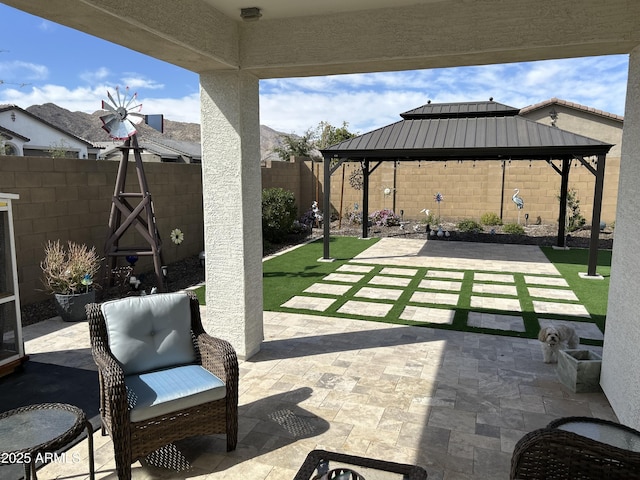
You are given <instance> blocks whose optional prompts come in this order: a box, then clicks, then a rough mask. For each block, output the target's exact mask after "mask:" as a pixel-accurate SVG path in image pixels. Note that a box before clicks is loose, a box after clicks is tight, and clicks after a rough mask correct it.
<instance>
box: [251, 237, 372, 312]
mask: <svg viewBox="0 0 640 480" xmlns="http://www.w3.org/2000/svg"><path fill="white" fill-rule="evenodd" d="M378 240H379V239H377V238H370V239H359V238H355V237H331V238H330V241H329V250H330V252H329V253H330V256H331V258H333V259H334V261H332V262H319V261H318V259H320V258H322V256H323V241H322V239H319V240H316V241H315V242H311V243H308V244H306V245H303V246H302V247H298V248H296V249H295V250H292V251H290V252H287V253H285V254H282V255H279V256H276V257H273V258H270V259H269V260H266V261H265V262H263V264H262V278H263V292H264V299H263V304H264V309H265V310H268V311H275V310H279V309H280V305H282V304H283V303H284V302H286V301H287V300H289V299H290V298H291V297H293V296H294V295H297V294H299V293H302V291H303V290H304V289H306V288H308V287H310V286H311V285H313V284H314V283H316V282H317V281H318V280H320V279H321V278H323V277H324V276H326V275H328V274H330V273H331V272H333V271H335V270H336V269H337V268H338V267H340V266H341V265H343V264H345V263H346V262H348V261H349V260H351V259H352V258H353V257H355V256H356V255H358V254H359V253H360V252H362V251H364V250H366V249H367V248H369V247H370V246H371V245H373V244H374V243H376V242H377V241H378Z"/></svg>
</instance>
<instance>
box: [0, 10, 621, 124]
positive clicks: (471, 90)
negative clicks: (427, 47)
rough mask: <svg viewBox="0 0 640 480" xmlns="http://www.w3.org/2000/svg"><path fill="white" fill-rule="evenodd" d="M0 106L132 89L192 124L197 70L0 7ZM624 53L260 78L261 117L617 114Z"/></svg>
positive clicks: (89, 107)
mask: <svg viewBox="0 0 640 480" xmlns="http://www.w3.org/2000/svg"><path fill="white" fill-rule="evenodd" d="M0 18H1V19H2V29H0V104H6V103H10V104H16V105H18V106H20V107H22V108H26V107H28V106H30V105H40V104H43V103H55V104H57V105H59V106H61V107H63V108H66V109H68V110H71V111H82V112H87V113H92V112H94V111H96V110H99V109H100V106H101V101H102V99H104V98H106V92H107V90H109V91H112V92H113V91H114V89H115V87H117V86H119V87H120V88H124V87H125V86H129V87H130V89H131V90H132V91H134V92H137V93H138V99H139V101H140V102H141V103H142V105H143V109H142V113H145V114H156V113H162V114H164V115H165V118H168V119H170V120H176V121H183V122H196V123H198V122H199V121H200V112H199V108H200V107H199V93H198V88H199V87H198V75H197V74H195V73H192V72H190V71H188V70H184V69H182V68H180V67H176V66H174V65H170V64H168V63H164V62H160V61H158V60H155V59H153V58H151V57H148V56H146V55H143V54H139V53H137V52H134V51H132V50H129V49H126V48H123V47H120V46H118V45H115V44H112V43H109V42H105V41H103V40H100V39H97V38H94V37H91V36H90V35H86V34H84V33H81V32H77V31H75V30H72V29H69V28H67V27H64V26H61V25H58V24H55V23H52V22H49V21H45V20H43V19H41V18H38V17H34V16H32V15H29V14H27V13H24V12H21V11H19V10H15V9H13V8H11V7H7V6H6V5H4V4H0ZM627 68H628V56H627V55H616V56H608V57H587V58H579V59H568V60H551V61H544V62H529V63H514V64H503V65H489V66H475V67H460V68H441V69H431V70H415V71H407V72H388V73H376V74H356V75H336V76H330V77H306V78H288V79H274V80H262V81H261V82H260V123H261V124H263V125H267V126H269V127H271V128H274V129H276V130H278V131H281V132H285V133H297V134H302V133H304V132H305V131H306V130H307V129H309V128H315V127H316V126H317V125H318V124H319V123H320V122H321V121H327V122H329V123H331V124H332V125H336V126H339V125H341V124H342V122H347V123H348V124H349V130H351V131H352V132H357V133H365V132H368V131H370V130H373V129H375V128H378V127H382V126H384V125H387V124H389V123H392V122H395V121H398V120H399V119H400V117H399V114H400V113H401V112H404V111H407V110H410V109H412V108H415V107H419V106H421V105H424V104H425V103H427V101H429V100H431V102H432V103H438V102H464V101H481V100H488V99H489V98H490V97H493V99H494V100H495V101H497V102H501V103H504V104H507V105H511V106H513V107H525V106H527V105H531V104H534V103H538V102H541V101H544V100H547V99H549V98H552V97H558V98H561V99H563V100H568V101H572V102H576V103H580V104H582V105H586V106H589V107H593V108H597V109H600V110H604V111H607V112H610V113H615V114H618V115H624V102H625V92H626V85H627Z"/></svg>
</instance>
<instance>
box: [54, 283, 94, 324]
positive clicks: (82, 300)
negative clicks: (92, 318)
mask: <svg viewBox="0 0 640 480" xmlns="http://www.w3.org/2000/svg"><path fill="white" fill-rule="evenodd" d="M53 296H54V302H55V305H56V311H57V312H58V315H60V316H61V317H62V319H63V320H64V321H65V322H81V321H83V320H86V319H87V314H86V312H85V310H84V307H85V306H86V305H88V304H90V303H94V302H95V301H96V291H95V290H91V291H89V292H87V293H77V294H75V295H61V294H59V293H55V294H54V295H53Z"/></svg>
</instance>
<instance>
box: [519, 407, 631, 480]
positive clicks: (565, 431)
mask: <svg viewBox="0 0 640 480" xmlns="http://www.w3.org/2000/svg"><path fill="white" fill-rule="evenodd" d="M576 432H580V434H578V433H576ZM595 438H598V440H596V439H595ZM605 442H608V443H605ZM510 478H512V479H518V480H556V479H566V480H591V479H593V480H596V479H597V480H604V479H611V480H613V479H620V480H623V479H624V480H633V479H640V432H638V431H636V430H634V429H632V428H630V427H627V426H625V425H621V424H618V423H615V422H610V421H608V420H603V419H597V418H588V417H566V418H561V419H558V420H555V421H553V422H551V423H550V424H549V425H547V427H546V428H541V429H538V430H534V431H532V432H529V433H528V434H526V435H525V436H524V437H522V438H521V439H520V440H519V441H518V443H517V444H516V446H515V449H514V451H513V456H512V457H511V477H510Z"/></svg>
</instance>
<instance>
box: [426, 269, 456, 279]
mask: <svg viewBox="0 0 640 480" xmlns="http://www.w3.org/2000/svg"><path fill="white" fill-rule="evenodd" d="M426 277H428V278H451V279H453V280H462V279H463V278H464V272H452V271H449V270H429V271H428V272H427V275H426Z"/></svg>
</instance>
